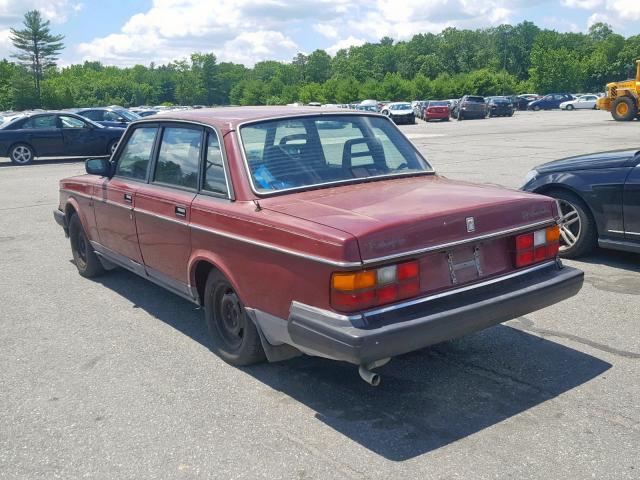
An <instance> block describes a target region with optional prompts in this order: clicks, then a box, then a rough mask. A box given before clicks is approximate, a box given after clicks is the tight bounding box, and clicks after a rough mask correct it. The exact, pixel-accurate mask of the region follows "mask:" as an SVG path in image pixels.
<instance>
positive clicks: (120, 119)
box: [118, 117, 127, 123]
mask: <svg viewBox="0 0 640 480" xmlns="http://www.w3.org/2000/svg"><path fill="white" fill-rule="evenodd" d="M118 122H120V123H127V120H126V119H125V118H124V117H118Z"/></svg>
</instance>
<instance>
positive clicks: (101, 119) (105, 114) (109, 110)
mask: <svg viewBox="0 0 640 480" xmlns="http://www.w3.org/2000/svg"><path fill="white" fill-rule="evenodd" d="M75 113H77V114H78V115H81V116H83V117H84V118H88V119H89V120H93V121H94V122H96V123H99V124H100V125H102V126H103V127H122V128H126V127H127V125H128V124H129V123H131V122H133V121H135V120H138V119H140V118H141V117H140V115H138V114H136V113H133V112H130V111H129V110H127V109H125V108H116V107H96V108H81V109H78V110H75Z"/></svg>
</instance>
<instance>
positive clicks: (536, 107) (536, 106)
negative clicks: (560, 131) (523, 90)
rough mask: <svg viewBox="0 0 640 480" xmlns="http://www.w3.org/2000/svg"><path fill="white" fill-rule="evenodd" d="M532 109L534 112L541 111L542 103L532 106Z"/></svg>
mask: <svg viewBox="0 0 640 480" xmlns="http://www.w3.org/2000/svg"><path fill="white" fill-rule="evenodd" d="M532 110H533V111H534V112H539V111H540V105H535V106H534V107H533V108H532Z"/></svg>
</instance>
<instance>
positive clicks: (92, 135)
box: [58, 115, 107, 157]
mask: <svg viewBox="0 0 640 480" xmlns="http://www.w3.org/2000/svg"><path fill="white" fill-rule="evenodd" d="M58 122H59V126H60V129H61V131H62V141H63V143H64V151H65V152H66V155H69V156H75V157H81V156H86V157H90V156H93V155H95V156H99V155H106V153H107V147H106V145H105V144H104V143H105V142H104V139H103V138H102V136H101V135H99V134H98V132H96V130H95V128H96V127H94V126H93V125H91V124H90V123H87V122H85V121H84V120H82V119H80V118H78V117H72V116H71V115H59V116H58Z"/></svg>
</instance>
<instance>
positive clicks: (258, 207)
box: [253, 200, 262, 212]
mask: <svg viewBox="0 0 640 480" xmlns="http://www.w3.org/2000/svg"><path fill="white" fill-rule="evenodd" d="M253 203H255V204H256V212H259V211H260V210H262V207H261V206H260V202H258V200H254V201H253Z"/></svg>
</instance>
